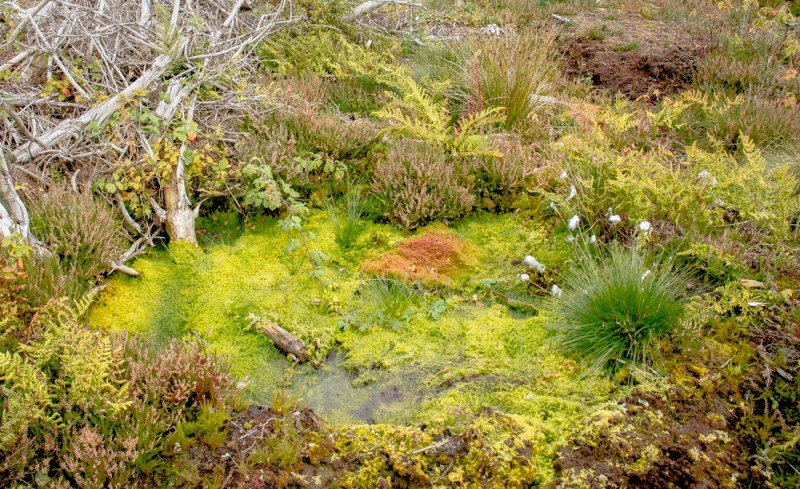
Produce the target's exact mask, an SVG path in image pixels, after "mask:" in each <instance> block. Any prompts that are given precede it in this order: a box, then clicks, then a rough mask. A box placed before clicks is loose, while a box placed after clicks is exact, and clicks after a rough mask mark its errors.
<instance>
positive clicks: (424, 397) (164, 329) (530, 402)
mask: <svg viewBox="0 0 800 489" xmlns="http://www.w3.org/2000/svg"><path fill="white" fill-rule="evenodd" d="M328 219H329V218H328V216H327V215H326V214H325V213H323V212H312V213H311V215H310V217H309V219H308V221H307V222H305V223H304V228H305V229H306V230H308V231H313V233H314V234H315V235H316V239H314V240H312V241H311V242H310V243H309V244H310V246H312V247H313V248H319V249H320V250H321V251H323V252H324V253H325V254H327V255H328V256H329V257H330V258H329V260H328V261H327V262H326V263H325V264H324V266H323V269H324V278H323V280H322V281H321V282H319V281H317V280H315V279H312V278H310V277H309V276H308V272H309V271H310V267H309V266H308V264H307V263H305V264H304V265H303V267H302V268H301V270H300V271H299V272H298V273H296V274H295V275H292V274H291V273H290V267H288V266H286V263H285V257H284V254H283V253H284V251H283V250H284V249H285V247H286V244H287V242H288V240H289V236H287V235H286V234H285V233H283V232H281V231H280V230H279V229H278V227H277V223H276V220H274V219H267V220H264V221H263V222H259V223H257V224H256V226H255V229H254V230H250V231H247V232H245V233H244V234H243V235H242V236H240V237H239V238H238V239H236V240H234V241H232V242H231V244H229V245H219V246H213V247H210V248H208V249H194V248H188V247H183V246H170V247H169V248H168V249H165V250H160V251H151V252H150V253H149V254H148V255H147V256H145V257H143V258H140V259H139V260H137V261H136V262H135V263H134V264H133V266H134V267H136V268H137V269H139V270H140V271H141V272H142V276H141V277H140V278H139V279H131V278H129V277H121V276H117V277H114V278H112V279H111V280H110V286H109V287H108V288H107V289H106V290H105V291H104V292H103V293H102V294H101V296H100V298H99V300H98V302H97V304H96V305H95V306H94V307H93V309H92V311H91V313H90V320H91V321H92V323H93V324H94V325H96V326H99V327H103V328H108V329H115V330H126V331H131V332H139V333H150V334H155V335H156V336H157V337H159V338H162V339H168V338H173V337H182V336H185V335H190V334H198V335H201V336H204V337H207V338H208V341H209V342H210V345H211V347H212V349H213V350H214V351H216V352H218V353H221V354H225V355H226V356H227V357H228V358H229V359H230V360H231V361H232V372H233V373H234V374H235V375H236V376H237V377H239V378H241V379H242V380H248V381H249V382H250V383H249V387H248V390H249V392H250V394H251V395H252V397H253V398H255V399H257V400H261V401H268V400H270V399H271V398H273V397H274V396H275V395H276V393H277V392H278V390H279V389H281V384H282V381H283V380H285V379H288V380H289V382H290V386H289V394H290V395H293V396H295V397H296V398H298V399H299V400H300V402H301V403H305V404H308V405H310V406H311V407H312V408H314V409H315V410H317V411H318V412H320V413H321V415H322V416H324V417H326V418H328V419H332V420H334V421H335V422H337V423H339V424H340V425H348V424H349V425H355V424H358V423H363V422H364V421H370V422H384V423H398V424H407V423H409V422H420V423H426V424H429V425H436V426H438V427H439V429H440V431H441V430H443V429H445V428H447V427H451V428H452V427H458V428H459V429H462V430H472V431H470V432H471V433H476V434H479V438H480V439H482V440H484V442H485V443H490V445H489V446H485V447H483V448H482V450H488V452H485V451H475V452H474V453H472V452H470V453H471V455H468V456H465V458H464V459H463V465H462V466H460V469H461V470H460V471H458V472H448V473H447V474H446V476H443V477H442V478H441V481H439V484H441V483H442V481H445V480H449V481H450V482H449V484H450V485H451V486H456V485H458V484H459V483H458V481H459V480H463V481H472V480H476V479H475V474H474V471H476V470H478V467H480V466H481V464H483V463H485V460H483V459H482V458H481V457H484V456H486V453H490V454H492V457H496V458H497V460H498V461H502V463H504V464H506V465H504V466H503V467H504V468H503V469H502V470H503V472H502V473H503V478H504V479H503V480H507V481H509V482H508V484H509V486H508V487H527V486H526V484H530V481H532V480H534V479H535V480H537V481H546V480H549V479H551V478H552V477H553V475H554V474H553V468H552V459H553V457H554V455H555V452H556V449H557V447H558V446H559V445H560V444H561V443H563V442H564V441H565V440H566V439H567V437H568V436H570V435H571V433H572V432H573V431H574V430H576V429H578V427H580V425H581V423H582V421H583V420H584V419H586V417H587V416H590V415H591V414H592V413H594V412H596V411H597V410H599V409H603V408H604V406H606V405H607V403H608V402H609V400H611V399H615V398H618V397H619V396H621V395H623V394H624V392H620V391H618V390H616V388H615V387H614V385H613V384H612V383H611V382H609V381H608V380H602V379H601V380H592V379H589V378H584V377H582V376H581V372H580V369H579V368H578V366H577V365H576V364H575V362H574V361H572V360H570V359H567V358H565V357H564V356H562V355H561V354H560V353H558V352H557V351H556V350H555V349H554V348H553V346H552V345H551V344H550V338H551V336H552V334H551V332H550V331H549V329H548V323H549V318H548V317H547V316H546V315H543V314H541V313H540V314H539V315H532V314H531V313H530V312H529V311H528V312H526V313H519V312H513V311H510V310H509V309H508V307H507V306H506V305H505V304H501V303H496V302H494V301H493V299H492V296H491V295H489V294H486V293H485V292H484V290H485V289H484V285H482V284H484V283H486V281H487V280H488V281H490V282H491V283H492V284H495V285H493V286H496V287H503V288H504V289H503V290H512V291H516V293H517V294H518V295H521V296H528V297H530V301H531V304H532V306H531V307H532V308H533V309H536V307H537V306H536V304H537V301H538V299H536V297H535V296H534V295H533V294H531V291H529V290H527V289H526V285H525V284H522V283H520V281H519V280H518V274H519V270H518V269H517V267H518V265H515V264H514V263H515V262H516V263H518V262H519V260H521V258H522V257H523V256H525V255H526V254H534V255H535V256H536V257H537V259H539V260H540V261H541V262H542V263H544V264H545V265H546V266H548V268H551V269H555V268H558V267H560V266H561V265H562V264H563V262H564V260H566V259H567V257H568V256H569V253H570V249H569V248H568V247H567V246H566V245H564V243H563V240H552V239H550V238H549V237H548V235H547V233H546V232H545V231H544V230H543V229H542V227H541V226H542V225H541V224H540V223H538V222H536V221H531V220H530V219H528V218H525V217H521V216H510V215H508V216H491V217H485V216H484V217H475V218H471V219H466V220H465V221H463V222H461V223H459V225H458V226H457V227H456V228H455V231H456V232H457V233H459V234H460V235H461V236H462V237H463V238H464V239H466V240H468V241H470V242H472V243H474V245H475V246H477V248H479V249H480V254H478V253H475V256H479V261H478V263H477V265H476V266H475V267H474V268H473V270H472V271H471V272H470V275H469V281H468V283H467V285H465V286H464V287H463V288H461V289H452V290H450V291H448V292H447V293H446V294H445V295H444V297H443V299H444V304H445V305H444V308H443V309H441V303H440V304H439V306H438V307H440V310H439V312H438V313H437V314H436V315H435V316H434V315H432V314H431V312H430V308H431V306H432V304H433V303H434V302H436V301H438V299H439V296H430V297H429V296H418V297H416V298H415V299H414V301H413V307H412V309H413V314H411V316H410V317H409V318H408V319H407V320H406V321H404V323H403V324H402V326H401V327H400V328H399V329H396V330H391V329H389V328H386V327H381V326H373V327H372V328H371V329H369V330H367V331H364V332H362V331H359V330H357V329H355V328H345V329H341V328H340V326H341V325H339V326H337V322H338V321H339V320H340V319H341V318H342V317H343V316H347V315H348V314H354V315H357V314H358V312H359V309H363V308H365V307H368V306H369V304H365V301H367V299H366V298H364V297H362V296H361V295H360V294H358V293H357V290H358V289H359V287H360V286H361V284H362V280H363V277H362V276H361V274H360V272H359V270H360V267H361V264H362V261H363V260H365V259H367V258H366V257H368V256H371V255H372V254H374V253H375V252H376V251H385V250H387V249H389V248H390V247H391V246H393V244H394V243H396V242H398V241H399V240H401V239H402V238H403V234H402V233H400V232H399V231H397V230H395V229H393V228H391V227H389V226H385V225H376V224H369V225H367V229H366V230H365V232H364V234H363V235H362V239H361V240H360V241H359V244H358V246H357V247H356V248H355V249H351V250H348V251H346V252H342V251H341V250H339V248H338V246H337V245H336V244H335V240H334V233H333V229H332V226H331V225H330V223H329V220H328ZM420 232H424V231H420ZM476 294H477V295H476ZM473 295H475V297H473ZM478 295H479V296H480V298H476V297H477V296H478ZM248 313H255V314H258V315H261V316H264V317H268V318H269V319H270V320H273V321H275V322H277V323H278V324H280V325H281V326H283V327H284V328H286V329H287V330H288V331H290V332H291V333H293V334H295V335H296V336H298V337H299V338H301V339H302V340H304V341H305V342H306V343H307V344H308V345H309V347H310V349H311V353H312V358H313V359H314V362H316V363H317V364H318V365H319V366H320V367H321V368H319V369H314V368H313V366H311V365H299V366H291V365H290V364H289V363H288V362H287V361H286V359H285V357H284V355H283V354H282V353H281V352H279V351H278V350H277V349H276V348H275V347H274V346H273V345H272V344H271V342H270V341H269V340H268V339H267V338H266V337H264V336H262V335H261V334H259V333H258V332H255V331H252V330H251V329H249V327H248V322H247V320H246V316H247V314H248ZM434 318H438V319H434ZM332 351H336V352H337V356H336V357H332V358H329V359H328V360H327V361H326V360H325V357H326V355H327V354H328V353H329V352H332ZM287 373H288V374H290V375H288V376H287ZM487 408H488V409H493V410H498V411H499V412H502V413H505V414H504V415H503V416H501V417H489V419H487V420H483V421H481V420H480V419H481V417H480V416H479V417H478V421H475V422H474V423H473V424H472V425H470V426H468V427H467V426H461V425H460V424H459V423H461V421H460V419H461V418H463V416H462V415H460V414H458V413H463V412H464V410H466V411H467V412H469V413H472V414H473V415H477V414H480V413H483V412H484V410H486V409H487ZM500 420H502V421H500ZM462 424H463V423H462ZM393 430H400V431H393ZM494 431H498V433H499V434H493V432H494ZM502 433H513V440H512V441H513V444H512V445H511V446H510V447H509V446H507V445H506V442H507V440H508V439H509V437H508V436H507V435H506V436H500V434H502ZM352 434H353V436H354V438H352V439H349V440H350V441H349V442H348V443H351V445H352V446H351V447H350V448H352V449H353V450H365V447H366V446H368V445H369V444H370V443H372V444H373V445H375V444H380V445H381V446H383V445H385V443H383V442H381V441H380V440H382V439H383V438H384V437H389V438H391V439H392V440H394V442H393V443H395V444H396V446H395V445H393V446H392V447H385V450H384V455H385V458H383V459H382V460H385V461H386V463H385V464H384V465H381V464H380V463H379V462H377V461H370V462H368V463H366V465H362V468H361V470H360V471H359V472H358V473H356V474H352V478H351V479H348V481H349V482H345V483H343V487H375V485H374V484H377V483H378V481H379V480H380V478H381V477H391V475H387V474H388V473H390V472H391V473H395V474H397V473H399V472H402V473H403V474H405V475H403V477H419V478H424V477H433V476H432V474H437V472H436V470H440V471H442V472H443V471H444V469H445V468H446V467H447V464H445V465H444V466H441V467H439V468H438V469H436V470H434V469H432V468H431V466H428V465H425V463H427V462H425V460H426V459H419V460H417V459H414V460H405V459H403V457H404V456H405V455H404V454H407V451H405V449H403V448H402V447H403V446H406V447H410V446H414V447H415V448H414V449H419V448H423V447H425V446H427V445H430V444H432V443H435V441H433V440H432V438H431V435H430V434H428V433H423V432H421V431H419V430H417V431H414V430H410V431H409V429H406V428H398V427H392V426H388V425H387V426H383V427H376V426H369V427H358V428H353V431H352ZM476 436H478V435H476ZM345 438H346V437H345ZM489 440H491V442H490V441H489ZM509 443H510V442H509ZM520 443H523V444H526V447H528V448H529V449H530V453H531V456H530V461H528V462H524V463H523V462H520V461H519V460H518V459H517V458H515V457H516V456H515V455H514V454H515V453H516V450H517V449H521V446H520V445H519V444H520ZM403 444H405V445H403ZM340 448H341V450H343V451H346V450H347V449H348V448H347V447H340ZM528 448H525V450H528ZM342 453H344V452H342ZM482 454H483V455H482ZM404 460H405V461H404ZM401 462H402V463H401ZM428 462H430V460H428ZM381 463H383V462H381ZM379 465H380V467H379ZM431 471H433V472H431ZM439 475H441V474H439ZM423 476H424V477H423ZM451 477H452V479H449V478H451ZM387 480H388V479H387ZM498 480H499V479H498ZM515 481H516V482H515ZM371 484H372V485H371Z"/></svg>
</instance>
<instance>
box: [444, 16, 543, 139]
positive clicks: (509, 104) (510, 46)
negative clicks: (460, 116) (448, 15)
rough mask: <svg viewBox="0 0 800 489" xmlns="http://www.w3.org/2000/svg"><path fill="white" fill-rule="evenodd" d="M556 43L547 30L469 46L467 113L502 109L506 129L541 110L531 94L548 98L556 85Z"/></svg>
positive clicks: (465, 63) (464, 79)
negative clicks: (554, 43)
mask: <svg viewBox="0 0 800 489" xmlns="http://www.w3.org/2000/svg"><path fill="white" fill-rule="evenodd" d="M553 42H554V39H553V37H552V35H550V34H547V33H545V32H544V31H527V32H525V33H521V34H519V35H516V36H500V37H496V38H491V39H480V40H474V41H472V42H471V43H469V44H468V45H467V49H466V52H464V53H463V57H464V60H463V62H462V66H463V67H464V68H463V71H462V73H461V76H462V80H460V84H462V85H463V88H462V90H464V91H465V96H464V97H463V98H465V99H466V100H467V106H466V107H465V109H466V110H467V112H468V113H471V112H472V111H474V110H482V109H484V108H485V107H502V108H503V109H504V115H505V121H504V126H505V127H506V128H507V129H511V128H512V127H515V126H516V125H518V124H519V123H522V122H524V121H526V120H528V118H529V117H530V116H531V115H532V114H533V113H534V112H535V111H536V110H537V109H538V102H537V101H536V99H535V98H534V97H531V95H549V94H550V93H551V92H552V90H553V88H554V86H555V79H556V73H557V69H556V67H557V65H556V62H555V60H554V58H553V55H552V53H553V52H554V50H553Z"/></svg>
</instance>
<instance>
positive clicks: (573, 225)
mask: <svg viewBox="0 0 800 489" xmlns="http://www.w3.org/2000/svg"><path fill="white" fill-rule="evenodd" d="M580 223H581V218H580V217H578V215H577V214H575V215H574V216H572V217H570V218H569V221H567V228H569V230H570V231H574V230H576V229H578V225H579V224H580Z"/></svg>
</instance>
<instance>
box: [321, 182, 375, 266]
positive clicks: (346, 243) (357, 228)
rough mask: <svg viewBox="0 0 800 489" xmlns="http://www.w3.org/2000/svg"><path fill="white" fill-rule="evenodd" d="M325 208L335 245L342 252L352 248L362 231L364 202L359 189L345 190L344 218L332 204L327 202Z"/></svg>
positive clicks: (355, 187) (364, 210) (354, 187)
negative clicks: (331, 226)
mask: <svg viewBox="0 0 800 489" xmlns="http://www.w3.org/2000/svg"><path fill="white" fill-rule="evenodd" d="M326 207H327V210H328V214H329V215H330V217H331V224H333V230H334V233H335V240H336V244H337V245H339V247H340V248H341V249H343V250H347V249H350V248H352V247H353V245H355V244H356V240H358V237H359V236H360V235H361V232H362V231H363V230H364V223H363V222H362V219H363V217H364V213H365V212H366V201H365V200H364V198H363V197H362V195H361V189H360V188H359V187H357V186H353V187H350V188H348V189H347V192H346V194H345V215H344V216H342V215H341V213H340V212H339V209H337V208H336V206H335V205H334V204H333V202H328V203H327V204H326Z"/></svg>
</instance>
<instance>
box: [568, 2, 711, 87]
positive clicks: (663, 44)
mask: <svg viewBox="0 0 800 489" xmlns="http://www.w3.org/2000/svg"><path fill="white" fill-rule="evenodd" d="M570 21H571V23H569V24H567V26H566V31H565V35H564V36H562V41H563V44H562V48H561V51H562V54H563V55H564V59H565V66H564V68H565V72H566V74H567V75H568V76H571V77H577V78H586V79H589V80H591V83H592V84H593V85H594V86H595V87H597V88H600V89H606V90H608V91H609V92H611V93H616V92H620V93H622V94H623V95H625V96H626V97H628V98H630V99H643V100H646V101H653V102H655V101H657V100H658V99H660V98H661V97H663V96H664V95H668V94H670V93H674V92H676V91H678V90H680V89H682V88H684V87H686V86H687V85H688V84H690V83H691V81H692V79H693V76H694V72H695V70H696V67H697V63H698V60H699V57H700V56H701V55H702V52H701V49H700V48H699V45H700V43H699V42H698V40H697V39H695V38H694V37H693V36H692V35H691V34H689V33H688V32H683V31H681V30H679V29H677V28H676V27H672V26H667V25H666V24H664V23H662V22H660V21H656V20H648V19H645V18H643V17H641V16H639V15H635V14H630V13H625V12H622V11H614V12H613V13H612V12H610V11H607V12H587V13H580V14H577V15H575V16H572V17H570Z"/></svg>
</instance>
